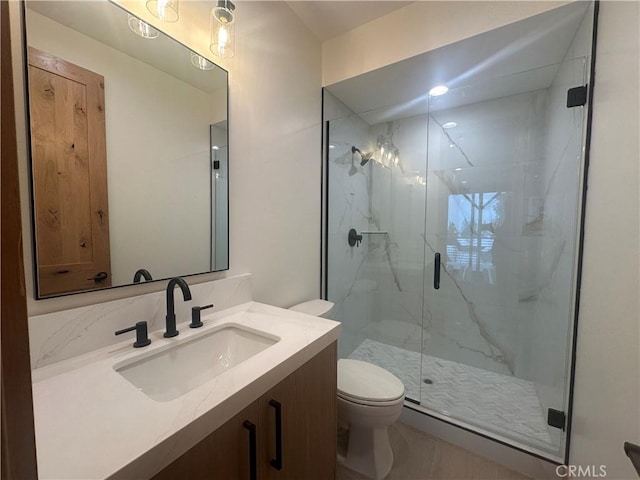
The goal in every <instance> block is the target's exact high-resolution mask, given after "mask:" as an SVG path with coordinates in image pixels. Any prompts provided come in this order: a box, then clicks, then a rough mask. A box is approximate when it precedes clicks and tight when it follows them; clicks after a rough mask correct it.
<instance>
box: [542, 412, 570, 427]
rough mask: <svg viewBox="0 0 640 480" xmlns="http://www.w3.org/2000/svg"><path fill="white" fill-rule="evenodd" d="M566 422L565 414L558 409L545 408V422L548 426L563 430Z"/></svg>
mask: <svg viewBox="0 0 640 480" xmlns="http://www.w3.org/2000/svg"><path fill="white" fill-rule="evenodd" d="M566 423H567V416H566V415H565V414H564V412H561V411H560V410H554V409H553V408H550V409H548V410H547V424H548V425H549V426H550V427H555V428H559V429H561V430H562V431H564V426H565V424H566Z"/></svg>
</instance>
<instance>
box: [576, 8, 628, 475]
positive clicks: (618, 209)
mask: <svg viewBox="0 0 640 480" xmlns="http://www.w3.org/2000/svg"><path fill="white" fill-rule="evenodd" d="M639 17H640V4H639V3H638V2H615V1H607V2H601V3H600V21H599V27H598V46H597V51H596V79H595V88H594V100H593V105H592V107H593V132H592V143H591V165H590V169H589V182H588V186H589V190H588V193H587V208H586V223H585V242H584V259H583V273H582V293H581V301H580V317H579V321H578V322H579V323H578V345H577V361H576V379H575V396H574V413H573V429H572V435H571V440H572V445H571V462H572V463H575V464H582V465H593V464H595V465H600V464H604V465H606V466H607V478H612V479H613V478H615V479H629V478H635V477H636V474H635V472H634V470H633V468H632V466H631V463H630V462H629V460H628V459H627V458H626V457H625V455H624V452H623V451H622V444H623V442H624V441H631V442H634V443H636V444H640V394H639V389H640V374H639V371H640V329H639V323H640V321H639V311H640V305H639V302H638V299H639V298H640V282H639V265H638V259H639V258H640V232H639V225H638V223H639V222H638V221H639V218H640V205H639V187H638V183H639V182H638V180H639V179H638V177H639V174H640V171H639V165H640V158H639V157H640V148H639V145H638V132H640V122H639V116H640V114H639V102H640V97H639V95H638V87H639V86H640V76H639V68H640V67H639V63H640V62H639V59H640V45H639V43H640V25H639V23H640V22H639Z"/></svg>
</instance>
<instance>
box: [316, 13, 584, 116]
mask: <svg viewBox="0 0 640 480" xmlns="http://www.w3.org/2000/svg"><path fill="white" fill-rule="evenodd" d="M588 5H589V3H588V2H573V3H571V4H568V5H566V6H562V7H560V8H556V9H554V10H550V11H548V12H545V13H542V14H539V15H536V16H533V17H530V18H527V19H525V20H521V21H519V22H515V23H512V24H510V25H506V26H504V27H501V28H498V29H495V30H492V31H490V32H486V33H483V34H480V35H477V36H475V37H471V38H469V39H466V40H462V41H460V42H456V43H454V44H451V45H447V46H445V47H442V48H438V49H436V50H432V51H430V52H427V53H424V54H421V55H417V56H415V57H411V58H409V59H406V60H403V61H400V62H397V63H394V64H392V65H388V66H386V67H382V68H379V69H377V70H374V71H371V72H368V73H365V74H362V75H359V76H357V77H354V78H350V79H347V80H344V81H342V82H338V83H335V84H333V85H330V86H328V87H327V89H328V90H329V91H330V92H331V93H333V94H334V95H335V96H336V97H337V98H338V99H339V100H340V101H342V103H344V104H345V105H346V106H347V107H348V108H349V109H350V110H351V111H353V112H355V113H358V114H361V115H360V116H361V118H363V120H365V121H366V122H367V123H369V124H371V125H373V124H376V123H380V122H388V121H391V120H394V119H397V118H406V117H410V116H413V115H418V114H423V113H426V112H427V109H429V110H430V111H437V110H444V109H448V108H454V107H456V106H460V105H468V104H471V103H476V102H480V101H484V100H489V99H493V98H498V97H503V96H507V95H514V94H518V93H523V92H530V91H535V90H539V89H544V88H547V87H548V86H549V85H550V84H551V82H552V81H553V79H554V78H555V75H556V72H557V70H558V66H559V64H560V62H562V61H563V58H564V57H565V55H566V53H567V50H568V48H569V46H570V44H571V41H572V40H573V37H574V35H575V33H576V30H577V29H578V27H579V25H580V22H581V21H582V18H583V17H584V15H585V12H586V11H587V8H588ZM438 84H445V85H447V86H448V87H449V89H450V92H449V93H448V94H447V95H444V96H442V97H432V98H431V99H430V98H429V95H428V91H429V89H430V88H431V87H433V86H435V85H438ZM428 99H429V101H427V100H428Z"/></svg>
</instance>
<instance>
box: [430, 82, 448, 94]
mask: <svg viewBox="0 0 640 480" xmlns="http://www.w3.org/2000/svg"><path fill="white" fill-rule="evenodd" d="M448 91H449V87H447V86H446V85H436V86H435V87H433V88H432V89H431V90H429V96H431V97H439V96H440V95H444V94H445V93H447V92H448Z"/></svg>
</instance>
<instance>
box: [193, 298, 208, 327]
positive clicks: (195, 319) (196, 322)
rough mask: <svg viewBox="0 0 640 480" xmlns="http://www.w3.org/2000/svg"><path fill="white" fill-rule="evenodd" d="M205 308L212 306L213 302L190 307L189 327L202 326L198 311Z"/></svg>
mask: <svg viewBox="0 0 640 480" xmlns="http://www.w3.org/2000/svg"><path fill="white" fill-rule="evenodd" d="M207 308H213V304H211V305H205V306H204V307H191V323H190V324H189V328H200V327H201V326H202V319H201V318H200V312H201V311H202V310H206V309H207Z"/></svg>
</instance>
